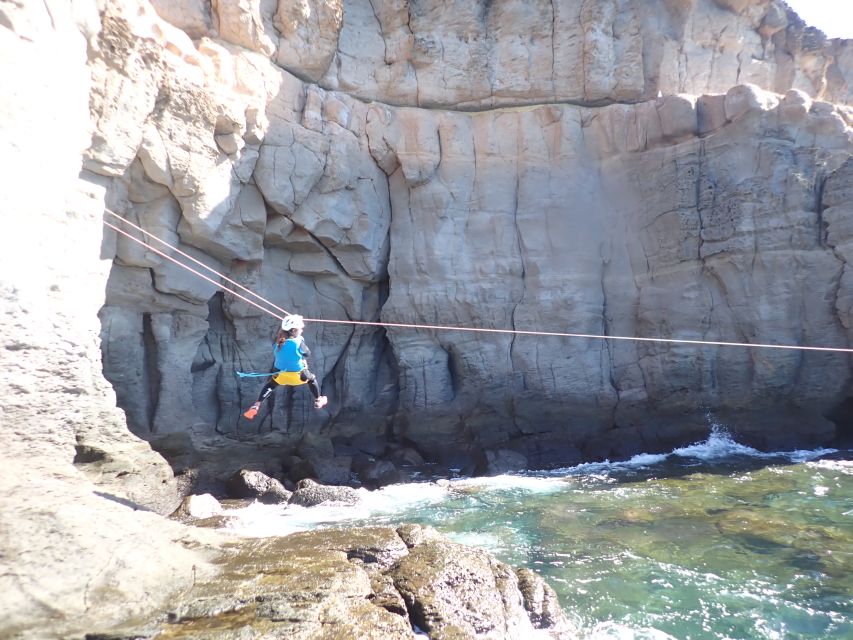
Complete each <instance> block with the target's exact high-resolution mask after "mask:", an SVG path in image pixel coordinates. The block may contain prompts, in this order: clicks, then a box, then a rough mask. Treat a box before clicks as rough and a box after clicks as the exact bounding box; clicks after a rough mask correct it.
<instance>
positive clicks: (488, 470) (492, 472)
mask: <svg viewBox="0 0 853 640" xmlns="http://www.w3.org/2000/svg"><path fill="white" fill-rule="evenodd" d="M527 468H528V463H527V458H526V457H525V456H524V455H522V454H520V453H518V452H517V451H510V450H509V449H498V450H497V451H492V450H491V449H489V450H487V451H486V452H485V460H484V461H483V465H482V467H480V468H478V472H479V473H482V475H486V476H498V475H501V474H503V473H508V472H512V471H522V470H524V469H527Z"/></svg>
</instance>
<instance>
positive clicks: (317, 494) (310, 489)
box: [290, 479, 360, 507]
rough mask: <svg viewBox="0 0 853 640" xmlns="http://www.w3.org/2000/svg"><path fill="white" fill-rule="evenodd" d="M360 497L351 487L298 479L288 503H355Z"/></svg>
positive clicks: (308, 504)
mask: <svg viewBox="0 0 853 640" xmlns="http://www.w3.org/2000/svg"><path fill="white" fill-rule="evenodd" d="M359 500H360V498H359V495H358V492H357V491H356V490H355V489H353V488H352V487H331V486H326V485H322V484H318V483H316V482H314V481H313V480H309V479H305V480H300V481H299V483H298V484H297V485H296V491H294V492H293V495H292V496H291V497H290V504H295V505H299V506H301V507H314V506H317V505H320V504H347V505H352V504H357V503H358V502H359Z"/></svg>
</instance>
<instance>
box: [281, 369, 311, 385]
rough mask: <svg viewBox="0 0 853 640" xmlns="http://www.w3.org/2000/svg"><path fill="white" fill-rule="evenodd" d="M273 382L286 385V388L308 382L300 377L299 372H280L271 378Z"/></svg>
mask: <svg viewBox="0 0 853 640" xmlns="http://www.w3.org/2000/svg"><path fill="white" fill-rule="evenodd" d="M273 380H275V381H276V382H277V383H279V384H286V385H287V386H288V387H298V386H299V385H300V384H306V383H307V382H308V381H307V380H303V379H302V378H301V377H300V375H299V371H282V372H281V373H279V374H278V375H276V376H275V377H273Z"/></svg>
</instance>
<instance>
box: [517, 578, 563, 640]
mask: <svg viewBox="0 0 853 640" xmlns="http://www.w3.org/2000/svg"><path fill="white" fill-rule="evenodd" d="M515 575H516V576H517V577H518V589H519V590H520V591H521V596H522V598H523V599H524V608H525V609H527V612H528V614H529V615H530V621H531V622H532V623H533V626H534V628H536V629H548V630H550V631H551V633H552V636H553V637H561V636H564V637H572V636H573V635H574V634H577V629H575V628H574V626H573V625H572V624H571V622H569V619H568V618H567V617H566V614H565V613H564V612H563V608H562V607H561V606H560V602H559V600H557V594H556V593H555V592H554V590H553V589H552V588H551V586H550V585H549V584H548V583H547V582H545V581H544V580H543V579H542V577H541V576H539V575H538V574H536V573H534V572H533V571H531V570H530V569H516V570H515Z"/></svg>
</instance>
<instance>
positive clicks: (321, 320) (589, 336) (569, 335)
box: [104, 209, 853, 376]
mask: <svg viewBox="0 0 853 640" xmlns="http://www.w3.org/2000/svg"><path fill="white" fill-rule="evenodd" d="M105 211H106V212H107V213H109V214H110V215H112V216H115V217H116V218H118V219H119V220H121V221H122V222H123V223H125V224H127V225H128V226H130V227H132V228H134V229H136V230H137V231H140V232H141V233H143V234H145V235H146V236H148V237H150V238H152V239H154V240H156V241H157V242H159V243H160V244H161V245H163V246H165V247H168V248H170V249H172V250H173V251H174V252H175V253H177V254H179V255H181V256H183V257H185V258H187V259H189V260H191V261H192V262H194V263H196V264H198V265H200V266H201V267H203V268H205V269H206V270H207V271H209V272H210V273H212V274H214V275H216V276H217V277H219V278H221V279H222V280H223V281H225V282H227V283H229V284H232V285H234V286H235V287H237V288H239V289H241V290H242V291H245V292H246V293H248V294H250V295H252V296H254V297H255V298H256V299H257V300H260V301H261V302H263V303H264V304H265V305H268V307H265V306H262V305H261V304H258V303H257V302H255V301H254V300H250V299H249V298H247V297H245V296H243V295H242V294H239V293H237V292H236V291H233V290H232V289H229V288H228V287H226V286H224V285H223V284H222V283H221V282H217V281H216V280H214V279H213V278H210V277H208V276H206V275H204V274H203V273H201V272H199V271H197V270H196V269H193V268H192V267H190V266H189V265H186V264H184V263H183V262H181V261H180V260H178V259H176V258H174V257H173V256H170V255H169V254H167V253H165V252H164V251H161V250H159V249H157V248H156V247H153V246H152V245H151V244H150V243H148V242H145V241H144V240H141V239H139V238H137V237H135V236H133V235H132V234H130V233H128V232H127V231H125V230H123V229H120V228H119V227H117V226H115V225H113V224H111V223H109V222H107V221H106V220H104V224H105V225H106V226H108V227H109V228H111V229H113V230H115V231H116V232H118V233H120V234H121V235H123V236H126V237H127V238H130V239H131V240H133V241H134V242H136V243H138V244H141V245H142V246H144V247H146V248H148V249H150V250H151V251H153V252H154V253H156V254H158V255H160V256H163V257H164V258H166V259H167V260H171V261H172V262H174V263H175V264H177V265H178V266H179V267H182V268H184V269H186V270H187V271H189V272H190V273H193V274H195V275H197V276H198V277H200V278H203V279H204V280H206V281H207V282H210V283H211V284H213V285H214V286H216V287H217V288H218V289H221V290H222V291H225V292H226V293H230V294H231V295H233V296H234V297H236V298H239V299H240V300H242V301H244V302H246V303H248V304H250V305H252V306H253V307H256V308H258V309H260V310H261V311H263V312H264V313H267V314H269V315H271V316H273V317H274V318H278V319H281V318H282V316H280V315H277V314H275V313H274V312H272V311H270V308H272V309H275V310H276V311H280V312H281V313H282V314H283V315H290V312H289V311H286V310H285V309H282V308H281V307H279V306H278V305H276V304H273V303H272V302H270V301H269V300H267V299H266V298H264V297H263V296H260V295H258V294H257V293H255V292H254V291H252V290H251V289H249V288H247V287H245V286H243V285H241V284H240V283H239V282H235V281H234V280H232V279H231V278H228V277H227V276H225V275H224V274H222V273H220V272H218V271H216V270H215V269H213V268H211V267H209V266H207V265H206V264H204V263H203V262H201V261H200V260H197V259H196V258H194V257H192V256H191V255H189V254H188V253H185V252H183V251H181V250H180V249H178V248H177V247H175V246H173V245H171V244H169V243H168V242H166V241H165V240H162V239H160V238H158V237H157V236H155V235H153V234H152V233H151V232H150V231H146V230H145V229H143V228H142V227H140V226H138V225H136V224H134V223H133V222H130V221H129V220H127V219H126V218H123V217H122V216H120V215H119V214H117V213H115V212H114V211H110V210H109V209H105ZM305 321H306V322H317V323H323V324H349V325H355V326H365V327H382V328H388V327H391V328H397V329H429V330H433V331H468V332H474V333H500V334H510V335H522V336H542V337H557V338H585V339H590V340H623V341H630V342H657V343H663V344H690V345H699V346H714V347H751V348H756V349H788V350H795V351H824V352H832V353H853V349H851V348H844V347H812V346H807V345H796V344H762V343H758V342H726V341H723V340H689V339H680V338H644V337H639V336H611V335H599V334H594V333H569V332H563V331H529V330H522V329H488V328H481V327H460V326H452V325H443V324H411V323H402V322H370V321H366V320H329V319H326V318H305ZM258 375H267V376H268V375H270V374H269V373H264V374H258Z"/></svg>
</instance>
